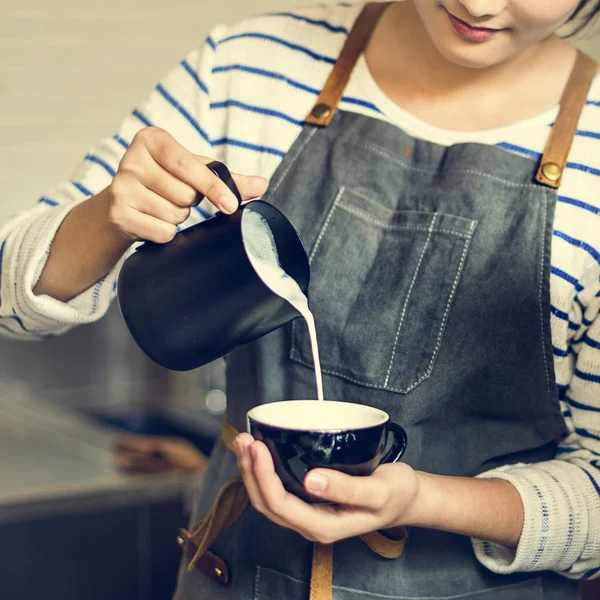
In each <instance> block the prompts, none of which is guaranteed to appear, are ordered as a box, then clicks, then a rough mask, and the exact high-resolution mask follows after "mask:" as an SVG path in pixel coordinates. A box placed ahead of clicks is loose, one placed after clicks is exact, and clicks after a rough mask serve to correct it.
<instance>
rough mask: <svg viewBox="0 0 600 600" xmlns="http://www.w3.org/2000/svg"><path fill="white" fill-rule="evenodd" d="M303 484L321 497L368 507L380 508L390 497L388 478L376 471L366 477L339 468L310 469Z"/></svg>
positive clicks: (370, 508) (340, 502) (359, 506)
mask: <svg viewBox="0 0 600 600" xmlns="http://www.w3.org/2000/svg"><path fill="white" fill-rule="evenodd" d="M304 486H305V488H306V489H307V490H308V491H309V492H310V493H311V494H314V495H315V496H319V497H320V498H322V499H323V500H329V501H330V502H335V503H338V504H344V505H347V506H354V507H357V508H363V509H367V510H372V511H378V510H381V509H382V508H383V507H384V506H385V505H386V504H387V503H388V502H389V499H390V485H389V482H388V481H387V480H386V479H385V478H384V477H383V476H382V475H381V472H378V471H376V472H375V473H373V475H370V476H369V477H352V476H351V475H346V474H345V473H341V472H340V471H334V470H329V469H327V470H326V469H313V470H312V471H309V472H308V473H307V475H306V478H305V480H304Z"/></svg>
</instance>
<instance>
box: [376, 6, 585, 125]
mask: <svg viewBox="0 0 600 600" xmlns="http://www.w3.org/2000/svg"><path fill="white" fill-rule="evenodd" d="M366 59H367V64H368V65H369V69H370V71H371V74H372V75H373V77H374V79H375V81H376V82H377V83H378V85H379V87H381V89H382V90H383V91H384V92H385V93H386V94H387V95H388V96H389V97H390V98H391V99H392V100H393V101H394V102H396V103H397V104H398V105H400V106H402V107H403V108H405V109H406V110H408V111H409V112H411V113H412V114H414V115H415V116H417V117H419V118H421V119H423V120H424V121H426V122H429V123H431V124H432V125H436V126H438V127H443V128H446V129H464V130H477V129H492V128H495V127H501V126H504V125H509V124H511V123H514V122H517V121H520V120H523V119H525V118H528V117H531V116H535V115H537V114H539V113H541V112H543V111H545V110H547V109H549V108H551V107H552V106H554V105H556V104H557V103H558V102H559V100H560V96H561V93H562V90H563V88H564V85H565V83H566V81H567V79H568V76H569V73H570V71H571V68H572V65H573V62H574V59H575V51H574V50H573V49H572V48H571V47H570V46H569V45H568V44H566V42H564V41H563V40H561V39H559V38H558V37H556V36H551V37H549V38H547V39H546V40H544V41H542V42H540V43H538V44H536V45H535V46H532V47H530V48H528V49H526V50H525V51H523V52H521V53H520V54H518V55H516V56H515V57H513V58H511V59H510V60H507V61H504V62H502V63H500V64H497V65H494V66H492V67H487V68H479V69H475V68H468V67H464V66H462V65H460V64H457V63H454V62H451V61H449V60H447V59H446V58H445V57H444V56H442V54H440V52H439V51H438V50H437V48H436V47H435V46H434V44H433V43H432V41H431V39H430V37H429V35H428V33H427V31H426V30H425V27H424V26H423V23H422V22H421V19H420V17H419V15H418V13H417V11H416V9H415V7H414V4H413V2H412V1H411V0H408V1H406V2H398V3H395V4H394V5H392V6H391V7H390V8H389V9H388V10H387V11H386V13H385V14H384V16H383V18H382V20H381V22H380V23H379V26H378V27H377V29H376V31H375V34H374V35H373V38H372V40H371V43H370V45H369V47H368V49H367V52H366Z"/></svg>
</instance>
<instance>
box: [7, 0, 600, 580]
mask: <svg viewBox="0 0 600 600" xmlns="http://www.w3.org/2000/svg"><path fill="white" fill-rule="evenodd" d="M360 8H361V6H359V5H348V4H340V5H338V6H329V7H318V8H313V9H307V10H303V11H301V12H300V11H299V12H296V13H281V14H272V15H265V16H263V17H259V18H256V19H253V20H249V21H246V22H243V23H241V24H238V25H235V26H232V27H229V28H226V27H217V28H216V29H215V30H214V31H213V32H212V33H211V35H210V37H209V38H208V40H207V42H206V44H205V46H204V47H203V48H202V49H200V50H195V51H193V52H191V53H190V54H189V55H188V56H187V57H186V58H185V59H184V60H183V61H182V62H181V63H180V64H178V65H177V66H175V67H174V69H173V70H172V71H171V72H170V73H168V74H167V76H166V77H165V78H164V79H163V80H162V81H161V82H160V84H159V85H158V86H157V87H156V88H155V90H154V91H153V92H152V94H151V95H150V96H149V97H148V98H147V99H146V101H145V102H143V103H142V104H140V105H139V106H138V107H137V108H136V109H135V110H134V111H133V112H132V114H131V115H129V116H128V117H127V118H126V119H125V121H124V122H123V124H122V126H121V128H120V129H119V131H118V133H117V134H116V135H114V136H113V137H110V138H107V139H105V140H104V141H102V142H101V143H100V144H99V145H97V146H96V147H95V148H94V149H92V150H91V151H90V152H89V153H88V154H87V155H86V156H85V157H84V159H83V160H82V162H81V164H80V165H79V166H78V167H77V168H76V169H75V171H74V173H73V175H72V178H71V180H70V181H67V182H65V183H63V184H60V185H58V186H56V187H55V188H54V189H52V190H49V191H48V192H47V193H45V194H44V195H43V196H42V198H41V199H40V201H39V203H38V204H37V205H36V206H34V207H32V208H29V209H27V210H25V211H23V212H22V213H20V214H18V215H16V216H15V217H14V218H13V219H12V220H11V221H10V222H9V223H8V224H7V225H5V227H4V228H3V229H2V230H1V231H0V263H1V267H2V278H1V280H0V331H1V332H2V334H4V335H7V336H10V337H13V338H16V339H39V338H43V337H46V336H49V335H58V334H60V333H63V332H64V331H66V330H68V329H69V328H71V327H73V326H74V325H77V324H80V323H88V322H90V321H93V320H96V319H98V318H100V317H101V316H102V315H103V314H104V313H105V312H106V310H107V308H108V306H109V304H110V301H111V299H112V298H113V297H114V294H115V281H116V275H117V272H118V269H119V267H120V264H119V265H117V267H115V269H114V270H113V271H112V272H111V273H110V274H109V275H108V276H107V277H106V278H105V279H104V280H102V281H101V282H99V283H98V284H96V285H95V286H92V288H91V289H89V290H87V291H86V292H84V293H83V294H81V295H80V296H79V297H77V298H75V299H74V300H72V301H71V302H69V303H66V304H65V303H61V302H58V301H56V300H54V299H51V298H48V297H36V296H34V295H33V293H32V288H33V286H34V283H35V281H37V278H38V277H39V274H40V273H41V270H42V268H43V265H44V263H45V260H46V257H47V254H48V250H49V247H50V243H51V240H52V238H53V236H54V235H55V233H56V230H57V229H58V227H59V225H60V223H61V222H62V220H63V219H64V218H65V216H66V215H67V214H68V212H69V211H70V210H71V209H72V207H73V206H75V205H76V204H78V203H80V202H82V201H84V200H85V199H87V198H89V197H90V196H92V195H93V194H96V193H98V192H99V191H101V190H102V189H103V188H104V187H106V186H107V185H108V184H109V183H110V181H111V179H112V177H113V175H114V173H115V172H116V170H117V168H118V165H119V161H120V159H121V158H122V156H123V154H124V153H125V151H126V150H127V148H128V146H129V144H130V143H131V141H132V139H133V137H134V136H135V134H136V132H137V131H139V130H140V129H141V128H143V127H147V126H151V125H154V126H158V127H162V128H164V129H166V130H168V131H169V132H170V133H171V134H172V135H173V136H174V137H175V138H176V139H177V140H178V141H179V142H180V143H182V144H183V145H184V146H186V147H187V148H189V149H190V150H191V151H192V152H194V153H196V154H200V155H205V156H211V157H213V158H216V159H219V160H222V161H225V162H227V163H228V165H229V166H230V167H231V168H232V169H233V170H235V171H237V172H242V173H250V174H260V175H263V176H265V177H267V178H270V177H271V176H272V175H273V173H274V171H275V169H276V168H277V166H278V165H279V163H280V161H281V158H282V157H283V156H284V155H285V153H286V152H287V151H288V149H289V148H290V146H291V145H292V143H293V141H294V140H295V138H296V137H297V135H298V133H299V132H300V129H301V127H302V124H303V119H304V117H305V115H306V114H307V112H308V110H309V109H310V107H311V106H312V104H313V103H314V100H315V98H316V97H317V95H318V93H319V90H320V89H321V87H322V85H323V83H324V82H325V80H326V78H327V75H328V73H329V71H330V69H331V66H332V64H333V62H334V60H335V58H336V56H337V55H338V53H339V51H340V49H341V46H342V44H343V42H344V40H345V39H346V36H347V32H348V31H349V29H350V28H351V26H352V23H353V21H354V19H355V18H356V16H357V15H358V13H359V11H360ZM341 108H342V109H343V110H347V111H354V112H359V113H361V114H365V115H368V116H371V117H373V118H377V119H384V120H388V121H390V122H392V123H394V124H396V125H397V126H399V127H401V128H403V129H405V130H406V131H407V133H409V134H410V135H414V136H418V137H424V138H427V139H430V140H431V141H435V142H437V143H442V144H446V145H448V144H451V143H455V142H458V141H475V142H479V143H488V144H496V145H498V146H500V147H501V148H503V149H504V150H506V151H507V152H515V153H517V154H522V155H525V156H529V157H534V158H536V157H538V156H539V155H540V153H541V152H542V150H543V148H544V144H545V141H546V139H547V136H548V132H549V124H550V123H551V122H552V120H553V118H554V117H555V114H556V111H554V112H552V111H550V112H549V113H548V114H547V115H542V116H540V118H534V119H532V120H531V121H527V122H524V123H519V124H517V125H515V126H511V127H508V128H503V129H499V130H494V131H488V132H480V133H477V132H476V133H469V134H465V133H460V132H448V131H444V130H436V128H434V127H431V126H429V125H427V124H425V123H422V122H420V121H418V120H417V119H415V118H414V117H412V116H411V115H409V114H408V113H405V112H404V111H402V109H400V108H399V107H395V105H392V103H391V101H390V100H389V99H387V98H386V97H385V96H384V95H383V93H382V92H381V91H380V90H379V89H378V88H377V87H376V85H375V83H374V82H373V81H372V79H370V75H369V74H368V72H366V68H365V64H364V61H363V62H362V64H361V65H359V68H358V69H357V70H356V72H355V74H354V75H353V77H352V80H351V82H350V85H349V87H348V89H347V90H346V92H345V95H344V99H343V101H342V104H341ZM466 138H468V139H466ZM210 214H211V206H210V205H207V204H206V203H203V205H202V206H201V207H198V209H197V210H196V211H193V212H192V215H191V217H190V219H189V221H188V223H187V224H186V225H189V224H193V223H195V222H197V221H199V220H202V219H204V218H206V217H208V216H210ZM551 302H552V309H551V315H550V318H551V325H552V342H553V346H554V366H555V372H556V377H557V383H558V391H559V395H560V398H561V409H562V413H563V415H564V418H565V422H566V424H567V428H568V431H569V435H568V437H567V438H566V439H565V440H564V441H563V443H562V444H561V446H560V448H559V450H558V453H557V455H556V458H555V460H552V461H549V462H546V463H542V464H537V465H518V466H511V467H510V468H505V469H501V470H499V471H494V472H492V473H487V474H484V476H488V477H503V478H505V479H508V480H509V481H511V483H513V485H515V486H516V488H517V489H518V490H519V492H520V494H521V497H522V499H523V503H524V506H525V513H526V519H525V528H524V531H523V534H522V537H521V542H520V544H519V547H518V549H517V550H516V551H514V550H509V549H506V548H502V547H499V546H496V545H494V544H489V543H486V542H477V541H474V542H473V543H474V548H475V552H476V555H477V557H478V559H479V560H480V561H481V562H482V563H483V564H485V565H486V566H487V567H488V568H490V569H492V570H494V571H496V572H501V573H510V572H515V571H532V570H544V569H552V570H556V571H559V572H561V573H563V574H564V575H565V576H567V577H573V578H583V579H586V578H592V577H595V576H600V316H599V313H600V81H597V82H596V83H595V85H594V87H593V90H592V94H591V96H590V98H589V101H588V104H587V105H586V107H585V111H584V114H583V117H582V119H581V122H580V124H579V132H578V135H577V138H576V140H575V143H574V146H573V149H572V152H571V155H570V157H569V165H568V169H567V171H566V173H565V175H564V183H563V186H562V188H561V191H560V197H559V201H558V204H557V210H556V216H555V223H554V236H553V243H552V275H551ZM507 401H509V399H507Z"/></svg>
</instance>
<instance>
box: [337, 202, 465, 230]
mask: <svg viewBox="0 0 600 600" xmlns="http://www.w3.org/2000/svg"><path fill="white" fill-rule="evenodd" d="M339 208H341V209H342V210H345V211H347V212H349V213H352V214H353V215H356V216H357V217H359V218H361V219H364V220H365V221H368V222H369V223H373V225H378V226H379V227H381V228H382V229H385V230H387V231H425V232H429V231H431V232H432V233H449V234H450V235H455V236H457V237H461V238H469V237H470V236H469V234H468V233H462V232H460V231H454V230H452V229H441V228H439V227H436V228H435V229H431V227H411V226H410V225H388V224H387V223H386V222H385V221H378V220H377V219H374V218H373V217H372V216H371V215H369V214H367V213H364V212H362V211H361V210H359V209H358V208H354V207H353V206H347V205H345V204H340V205H339ZM435 214H436V215H439V214H440V213H435Z"/></svg>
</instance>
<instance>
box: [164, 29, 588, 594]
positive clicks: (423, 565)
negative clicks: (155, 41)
mask: <svg viewBox="0 0 600 600" xmlns="http://www.w3.org/2000/svg"><path fill="white" fill-rule="evenodd" d="M372 25H373V26H374V23H373V24H372ZM371 29H372V28H371ZM369 33H370V31H369ZM338 62H339V61H338ZM353 64H354V63H353ZM351 66H352V65H351ZM349 70H351V68H350V69H349ZM330 91H331V90H330ZM338 91H339V90H338ZM324 95H325V96H327V93H326V92H325V91H324ZM338 95H339V94H338ZM338 99H339V98H338ZM334 109H335V100H334V106H331V105H328V106H325V107H324V105H323V103H322V102H321V103H319V104H318V105H317V106H316V108H315V110H314V111H313V117H312V120H313V121H317V122H318V121H319V120H324V121H327V122H329V121H330V123H329V124H328V126H327V127H319V126H314V125H312V124H307V125H306V126H305V127H304V129H303V130H302V132H301V134H300V136H299V138H298V139H297V140H296V142H295V143H294V145H293V147H292V148H291V150H290V151H289V152H288V154H287V155H286V156H285V158H284V159H283V161H282V163H281V165H280V167H279V168H278V169H277V172H276V173H275V175H274V177H273V178H272V180H271V186H270V190H269V192H268V194H267V195H266V197H265V199H266V200H268V201H270V202H272V203H273V204H274V205H276V206H277V207H278V208H279V209H281V210H282V211H283V212H284V213H285V214H286V215H287V217H288V218H289V219H290V220H291V222H292V223H293V224H294V226H295V227H296V228H297V230H298V232H299V233H300V235H301V237H302V239H303V241H304V243H305V245H306V248H307V250H308V252H309V254H310V262H311V266H312V280H311V284H310V301H311V306H312V310H313V312H314V315H315V318H316V323H317V329H318V335H319V347H320V351H321V357H322V363H323V370H324V385H325V397H326V398H327V399H330V400H344V401H348V402H360V403H364V404H368V405H372V406H376V407H378V408H381V409H383V410H385V411H386V412H388V413H389V414H390V416H391V418H392V420H394V421H396V422H398V423H400V424H402V426H403V427H404V428H405V429H406V431H407V433H408V440H409V443H408V449H407V452H406V455H405V458H404V460H405V461H406V462H407V463H408V464H410V465H411V466H412V467H414V468H415V469H419V470H423V471H427V472H431V473H438V474H444V475H458V476H467V477H472V476H475V475H477V474H479V473H482V472H484V471H487V470H489V469H492V468H494V467H497V466H499V465H505V464H510V463H517V462H528V463H529V462H536V461H542V460H548V459H552V458H553V457H554V454H555V445H556V440H557V439H559V438H560V437H561V436H562V435H563V434H564V430H565V424H564V419H563V417H562V416H561V413H560V408H559V402H558V398H557V393H556V385H555V380H554V370H553V358H552V346H551V339H550V300H549V273H550V243H551V236H552V228H553V218H554V208H555V191H554V190H553V189H552V188H551V187H549V186H546V185H540V184H539V183H536V182H535V178H536V169H537V168H538V165H537V163H535V162H533V161H532V160H530V159H527V158H523V157H520V156H516V155H513V154H511V153H509V152H506V151H505V150H502V149H500V148H497V147H494V146H486V145H481V144H474V143H467V144H456V145H454V146H450V147H444V146H440V145H437V144H433V143H429V142H425V141H422V140H418V139H414V138H412V137H410V136H408V135H406V134H405V133H403V132H402V131H401V130H399V129H398V128H396V127H395V126H393V125H390V124H388V123H385V122H383V121H379V120H375V119H372V118H369V117H366V116H362V115H359V114H354V113H347V112H342V111H335V110H334ZM310 120H311V119H309V121H310ZM563 146H564V144H563ZM556 148H557V146H556V144H554V145H553V149H554V150H555V149H556ZM559 150H560V148H559ZM566 153H568V148H567V151H566ZM563 154H564V152H563ZM557 160H562V158H560V157H559V158H558V159H557ZM564 160H566V154H565V157H564ZM563 164H564V163H563ZM552 165H553V167H557V165H556V164H554V163H552ZM544 166H545V167H547V166H548V165H547V164H545V165H544ZM559 166H560V165H559ZM553 167H551V168H550V169H547V168H546V169H545V173H546V175H548V176H549V177H548V179H549V180H550V181H549V182H550V184H552V183H553V182H554V183H555V184H556V185H557V180H558V179H559V178H558V177H555V169H553ZM557 168H558V167H557ZM556 185H554V186H553V187H556ZM227 367H228V368H227V373H228V376H227V397H228V419H229V421H230V422H231V423H232V424H233V425H234V426H235V427H236V428H237V429H239V430H244V429H245V423H246V412H247V411H248V410H249V409H250V408H252V407H253V406H256V405H257V404H261V403H266V402H274V401H279V400H291V399H306V398H315V395H316V389H315V377H314V370H313V365H312V359H311V353H310V346H309V338H308V333H307V330H306V327H305V324H304V323H303V322H301V321H300V320H297V321H295V322H294V323H292V324H290V325H289V326H288V327H285V328H282V329H280V330H277V331H275V332H274V333H272V334H269V335H268V336H266V337H264V338H262V339H260V340H258V341H257V342H253V343H251V344H248V345H246V346H244V347H241V348H239V349H237V350H236V351H234V352H233V353H232V354H231V355H230V356H229V357H228V360H227ZM236 475H238V473H237V466H236V460H235V456H234V455H233V454H232V453H231V452H229V450H227V448H226V447H225V445H224V444H223V443H222V442H221V443H219V444H218V445H217V447H216V450H215V452H214V455H213V457H212V461H211V464H210V467H209V470H208V472H207V473H206V475H205V478H204V484H203V490H202V494H201V498H200V500H199V502H198V505H197V506H196V508H195V511H194V515H193V519H192V520H193V521H194V522H195V521H198V520H199V519H201V518H202V517H203V516H204V515H206V513H207V512H208V511H209V509H210V507H211V505H212V504H213V501H214V500H215V497H216V496H217V493H218V490H219V489H220V488H221V486H222V485H223V484H224V482H226V481H227V480H229V479H231V478H233V477H235V476H236ZM211 550H213V551H214V553H215V555H217V556H218V557H222V558H223V559H224V560H225V561H226V563H227V565H228V569H229V574H228V577H227V578H228V579H230V581H228V583H227V585H223V584H222V583H220V582H219V581H218V580H217V579H218V578H215V577H207V576H206V575H205V574H204V573H203V572H202V570H201V569H193V570H192V571H191V572H187V571H186V570H185V569H184V568H182V571H181V577H180V584H179V589H178V593H177V596H176V598H177V600H220V599H232V600H233V599H235V600H250V599H255V600H308V598H309V585H308V582H309V581H310V577H311V552H312V544H310V543H309V542H308V541H306V540H304V539H303V538H302V537H301V536H300V535H298V534H296V533H295V532H292V531H289V530H286V529H282V528H280V527H278V526H277V525H275V524H273V523H271V522H269V521H268V520H267V519H266V518H264V517H263V516H261V515H260V514H258V513H257V512H256V511H255V510H254V509H252V508H247V509H246V510H245V511H244V512H243V514H242V515H241V517H240V518H239V519H237V521H236V522H235V523H234V524H233V525H232V526H231V527H230V528H229V529H227V530H226V531H224V532H223V533H222V534H221V535H220V536H219V537H218V538H217V540H216V542H215V543H214V544H213V546H212V548H211ZM216 571H217V573H220V572H221V569H220V568H216ZM577 597H578V593H577V586H576V584H575V583H573V582H571V581H568V580H566V579H564V578H562V577H559V576H558V575H555V574H552V573H547V572H546V573H525V574H517V575H510V576H508V575H497V574H494V573H492V572H491V571H489V570H487V569H485V568H484V567H483V566H481V565H480V564H479V563H478V561H477V560H476V559H475V556H474V553H473V549H472V547H471V542H470V540H469V539H468V538H466V537H463V536H459V535H454V534H449V533H445V532H440V531H434V530H427V529H418V528H414V529H411V530H410V531H409V537H408V541H407V543H406V547H405V550H404V553H403V555H402V556H401V557H400V558H398V559H396V560H386V559H384V558H381V557H380V556H377V555H375V554H373V553H372V552H371V551H370V550H369V548H367V547H366V546H365V545H364V544H362V543H361V542H360V541H359V540H357V539H350V540H345V541H342V542H339V543H337V544H335V547H334V569H333V598H334V599H335V600H376V599H381V600H385V599H390V600H391V599H394V600H395V599H398V600H400V599H411V600H412V599H417V598H418V599H422V600H425V599H433V598H436V599H450V598H460V599H465V600H466V599H468V600H471V599H482V600H483V599H485V600H488V599H489V600H514V599H519V600H541V599H545V600H550V599H552V600H554V599H556V600H559V599H560V600H565V599H569V598H577Z"/></svg>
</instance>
